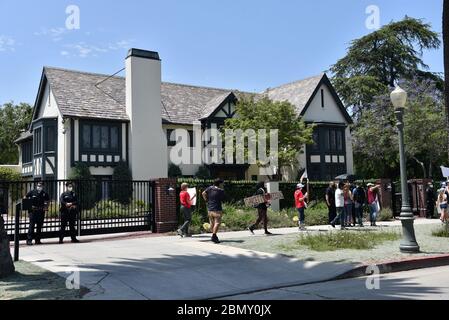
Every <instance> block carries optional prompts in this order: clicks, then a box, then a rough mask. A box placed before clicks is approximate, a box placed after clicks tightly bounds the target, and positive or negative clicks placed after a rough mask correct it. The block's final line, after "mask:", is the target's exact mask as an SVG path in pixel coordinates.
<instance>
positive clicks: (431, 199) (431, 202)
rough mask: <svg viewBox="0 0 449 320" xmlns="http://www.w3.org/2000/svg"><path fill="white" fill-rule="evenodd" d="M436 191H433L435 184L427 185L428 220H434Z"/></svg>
mask: <svg viewBox="0 0 449 320" xmlns="http://www.w3.org/2000/svg"><path fill="white" fill-rule="evenodd" d="M435 201H436V199H435V191H434V189H433V183H432V182H429V183H427V187H426V217H427V219H433V215H434V211H435Z"/></svg>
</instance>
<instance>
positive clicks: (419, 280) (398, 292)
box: [225, 266, 449, 300]
mask: <svg viewBox="0 0 449 320" xmlns="http://www.w3.org/2000/svg"><path fill="white" fill-rule="evenodd" d="M368 288H370V289H368ZM225 299H230V300H240V299H243V300H322V299H325V300H328V299H338V300H349V299H350V300H403V299H412V300H449V266H446V267H440V268H431V269H421V270H413V271H407V272H400V273H390V274H384V275H380V276H379V277H373V276H371V277H364V278H356V279H347V280H339V281H332V282H324V283H319V284H314V285H305V286H298V287H290V288H283V289H277V290H269V291H263V292H256V293H252V294H245V295H239V296H234V297H227V298H225Z"/></svg>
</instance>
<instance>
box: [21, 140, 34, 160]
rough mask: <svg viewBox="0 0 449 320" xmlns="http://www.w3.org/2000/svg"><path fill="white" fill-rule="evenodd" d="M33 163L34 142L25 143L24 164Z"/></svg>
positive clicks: (23, 151)
mask: <svg viewBox="0 0 449 320" xmlns="http://www.w3.org/2000/svg"><path fill="white" fill-rule="evenodd" d="M31 162H33V142H31V141H29V142H25V143H24V144H22V163H23V164H26V163H31Z"/></svg>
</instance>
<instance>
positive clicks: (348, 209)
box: [343, 183, 355, 227]
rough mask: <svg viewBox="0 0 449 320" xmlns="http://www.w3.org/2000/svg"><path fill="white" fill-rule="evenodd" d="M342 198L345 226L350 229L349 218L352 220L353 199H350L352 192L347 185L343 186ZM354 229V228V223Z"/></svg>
mask: <svg viewBox="0 0 449 320" xmlns="http://www.w3.org/2000/svg"><path fill="white" fill-rule="evenodd" d="M343 196H344V201H345V206H344V208H345V226H346V227H352V225H351V218H352V207H353V198H352V191H351V189H350V185H349V183H347V184H345V186H344V187H343ZM354 227H355V221H354Z"/></svg>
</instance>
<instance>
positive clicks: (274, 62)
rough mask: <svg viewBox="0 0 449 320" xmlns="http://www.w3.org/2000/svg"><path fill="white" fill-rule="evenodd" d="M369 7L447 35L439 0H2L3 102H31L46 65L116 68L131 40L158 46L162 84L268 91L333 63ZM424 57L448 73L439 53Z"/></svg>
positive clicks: (386, 18)
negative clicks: (70, 21)
mask: <svg viewBox="0 0 449 320" xmlns="http://www.w3.org/2000/svg"><path fill="white" fill-rule="evenodd" d="M69 5H76V6H78V8H79V9H80V28H79V29H76V30H68V29H67V28H66V19H67V17H68V15H67V14H66V8H67V7H68V6H69ZM369 5H376V6H378V8H379V9H380V19H381V20H380V22H381V24H385V23H388V22H390V21H392V20H399V19H402V18H403V17H404V16H405V15H409V16H412V17H415V18H423V19H425V21H426V22H428V23H431V24H432V26H433V28H434V30H436V31H438V32H441V15H442V0H427V1H422V0H393V1H391V0H369V1H365V0H338V1H335V0H313V1H300V0H295V1H294V0H283V1H275V0H240V1H237V0H227V1H226V0H221V1H218V0H189V1H187V0H167V1H165V0H164V1H152V0H151V1H143V0H127V1H123V0H108V1H106V0H89V1H87V0H72V1H65V0H39V1H38V2H37V1H32V0H29V1H24V0H0V104H2V103H5V102H8V101H14V102H28V103H34V100H35V97H36V93H37V89H38V85H39V80H40V76H41V71H42V67H43V66H44V65H48V66H55V67H63V68H69V69H76V70H83V71H91V72H99V73H106V74H112V73H114V72H116V71H118V70H120V69H121V68H123V67H124V58H125V56H126V52H127V50H128V49H129V48H130V47H137V48H142V49H148V50H155V51H158V52H159V53H160V56H161V59H162V77H163V80H164V81H169V82H177V83H186V84H195V85H205V86H212V87H222V88H231V89H234V88H235V89H240V90H247V91H262V90H264V89H266V88H268V87H274V86H276V85H280V84H283V83H287V82H291V81H295V80H299V79H302V78H305V77H308V76H312V75H315V74H318V73H320V72H322V71H325V70H327V69H328V68H329V66H330V65H332V64H333V63H335V62H336V61H337V60H338V59H339V58H341V57H342V56H344V54H345V50H346V48H347V46H348V44H349V42H350V41H351V40H352V39H355V38H357V37H360V36H362V35H365V34H367V33H369V32H370V30H369V29H367V28H366V25H365V21H366V19H367V18H368V15H367V14H366V13H365V10H366V8H367V7H368V6H369ZM425 61H426V62H427V63H428V64H429V65H430V67H431V70H432V71H435V72H443V55H442V50H438V51H432V52H426V53H425Z"/></svg>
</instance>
